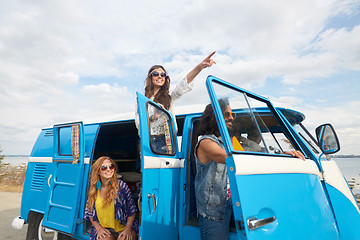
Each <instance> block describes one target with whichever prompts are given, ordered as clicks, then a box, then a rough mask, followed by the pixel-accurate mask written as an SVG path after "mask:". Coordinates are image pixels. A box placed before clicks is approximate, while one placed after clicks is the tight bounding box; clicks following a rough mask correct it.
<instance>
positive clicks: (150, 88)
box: [145, 65, 171, 110]
mask: <svg viewBox="0 0 360 240" xmlns="http://www.w3.org/2000/svg"><path fill="white" fill-rule="evenodd" d="M157 68H161V69H162V70H164V72H165V73H166V70H165V68H164V67H163V66H161V65H154V66H152V67H151V68H150V69H149V72H148V76H147V78H146V79H145V97H147V98H150V97H151V96H153V95H154V85H153V83H152V76H151V75H150V74H151V73H152V72H153V71H154V70H155V69H157ZM169 88H170V77H169V76H168V75H167V73H166V77H165V83H164V85H162V86H161V88H160V89H159V91H158V92H157V94H156V95H155V96H154V102H156V103H160V104H162V105H163V106H164V108H165V109H167V110H169V109H170V105H171V96H170V94H169Z"/></svg>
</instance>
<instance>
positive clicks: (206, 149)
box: [194, 99, 305, 240]
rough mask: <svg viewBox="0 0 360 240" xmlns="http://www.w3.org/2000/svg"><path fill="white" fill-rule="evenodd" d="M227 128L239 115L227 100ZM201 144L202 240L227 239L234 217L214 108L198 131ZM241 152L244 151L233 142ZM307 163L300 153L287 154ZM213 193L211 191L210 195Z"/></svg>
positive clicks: (224, 106)
mask: <svg viewBox="0 0 360 240" xmlns="http://www.w3.org/2000/svg"><path fill="white" fill-rule="evenodd" d="M219 104H220V108H221V111H222V113H223V115H224V119H225V123H226V126H227V128H228V130H229V132H231V130H232V128H233V121H234V119H235V117H236V114H235V113H233V112H232V110H231V108H230V105H229V103H228V101H227V100H226V99H220V100H219ZM198 135H199V138H198V142H197V145H196V146H195V150H194V153H195V159H196V160H195V161H196V176H195V196H196V206H197V212H198V215H199V226H200V234H201V239H203V240H211V239H214V240H217V239H227V238H228V234H229V228H230V219H231V215H232V204H231V191H230V184H229V178H228V174H227V170H226V165H225V160H226V157H227V154H226V151H225V149H224V145H223V141H222V138H221V136H220V131H219V128H218V126H217V122H216V119H215V115H214V112H213V108H212V106H211V104H208V105H207V106H206V108H205V111H204V113H203V114H202V116H201V118H200V122H199V127H198ZM234 143H235V144H236V145H238V149H235V146H234V149H235V150H239V151H244V149H243V147H242V146H241V144H240V143H239V141H238V140H236V139H235V141H234V138H233V145H234ZM285 153H286V154H290V155H292V156H296V157H298V158H300V159H302V160H305V157H304V155H303V154H302V153H301V152H300V151H289V152H285ZM209 190H210V191H209Z"/></svg>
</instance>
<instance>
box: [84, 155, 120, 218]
mask: <svg viewBox="0 0 360 240" xmlns="http://www.w3.org/2000/svg"><path fill="white" fill-rule="evenodd" d="M105 160H109V161H111V163H112V164H113V165H114V167H115V168H114V175H113V176H112V178H111V180H110V183H111V184H110V188H109V192H108V194H107V196H106V198H105V204H104V206H106V205H109V204H110V203H111V202H112V201H113V200H114V199H115V198H117V191H118V190H119V182H118V180H117V177H116V172H117V166H116V164H115V162H114V160H112V159H111V158H109V157H106V156H103V157H99V158H98V159H97V160H96V161H95V163H94V164H93V165H92V167H91V173H90V184H89V185H90V186H89V192H88V200H87V207H88V209H89V210H90V211H92V210H93V207H94V204H95V201H96V196H97V189H96V184H97V183H98V181H99V180H100V177H99V171H100V168H101V166H102V164H103V162H104V161H105Z"/></svg>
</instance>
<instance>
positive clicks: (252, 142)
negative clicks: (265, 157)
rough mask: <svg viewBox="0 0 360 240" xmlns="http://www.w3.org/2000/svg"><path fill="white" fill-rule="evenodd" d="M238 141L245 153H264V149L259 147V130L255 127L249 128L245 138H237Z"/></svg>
mask: <svg viewBox="0 0 360 240" xmlns="http://www.w3.org/2000/svg"><path fill="white" fill-rule="evenodd" d="M239 140H240V142H241V144H242V146H243V147H244V150H245V151H251V152H265V151H266V150H265V148H263V147H261V146H260V142H261V135H260V132H259V130H258V129H257V128H256V127H251V128H249V130H248V132H247V137H246V138H244V137H242V136H240V137H239Z"/></svg>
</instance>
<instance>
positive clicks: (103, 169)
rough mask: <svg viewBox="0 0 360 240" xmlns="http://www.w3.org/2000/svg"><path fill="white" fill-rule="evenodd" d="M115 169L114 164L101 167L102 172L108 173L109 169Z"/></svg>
mask: <svg viewBox="0 0 360 240" xmlns="http://www.w3.org/2000/svg"><path fill="white" fill-rule="evenodd" d="M114 168H115V166H114V164H110V165H102V166H101V167H100V170H101V171H106V170H107V169H109V170H114Z"/></svg>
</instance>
